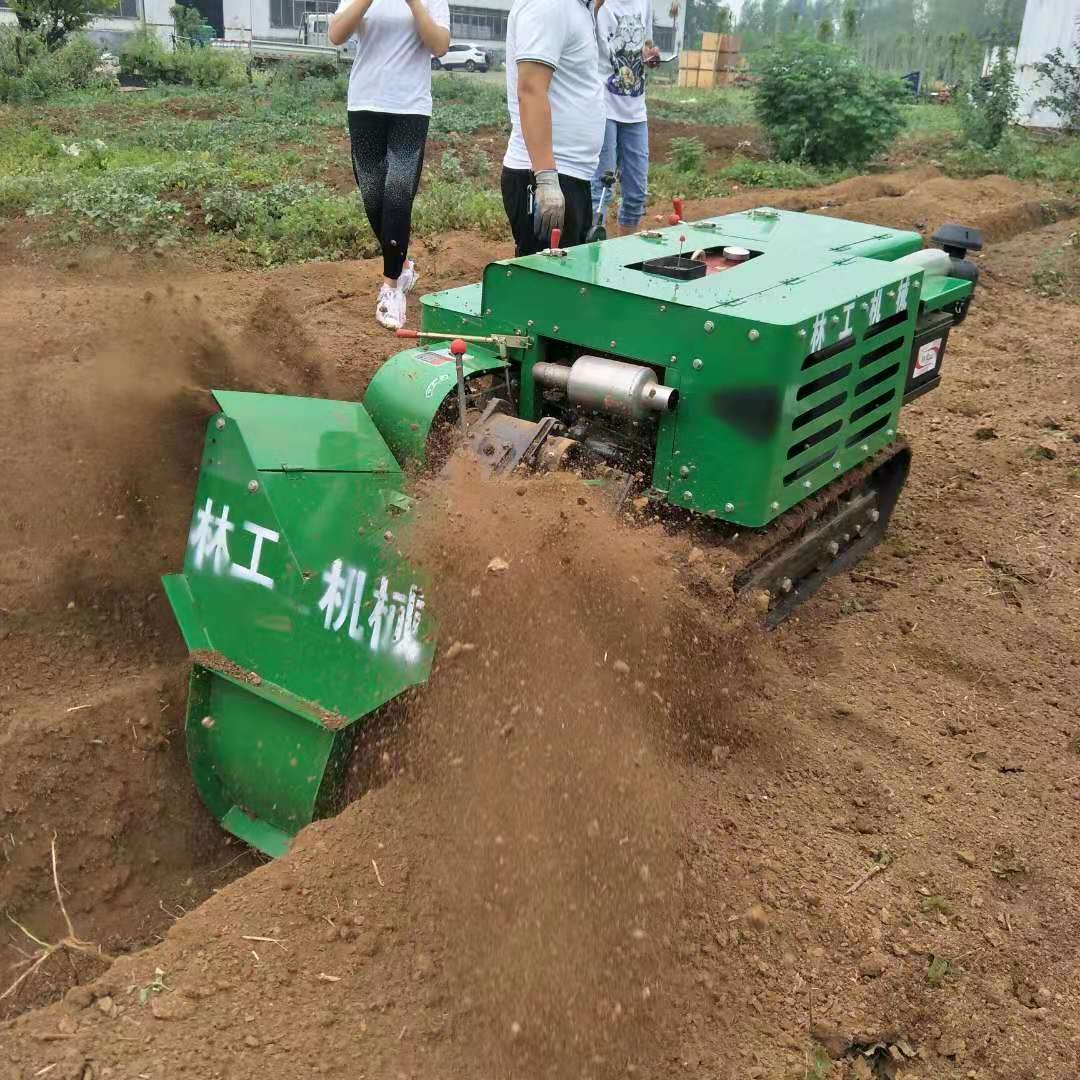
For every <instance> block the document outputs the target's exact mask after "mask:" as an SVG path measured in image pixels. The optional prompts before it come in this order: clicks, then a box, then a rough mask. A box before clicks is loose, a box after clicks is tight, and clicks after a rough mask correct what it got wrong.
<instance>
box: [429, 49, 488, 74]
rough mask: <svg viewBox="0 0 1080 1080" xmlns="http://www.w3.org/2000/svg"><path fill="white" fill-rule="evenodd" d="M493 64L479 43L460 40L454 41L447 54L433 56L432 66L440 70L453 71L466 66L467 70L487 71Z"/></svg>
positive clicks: (434, 69)
mask: <svg viewBox="0 0 1080 1080" xmlns="http://www.w3.org/2000/svg"><path fill="white" fill-rule="evenodd" d="M490 64H491V58H490V57H489V56H488V54H487V53H486V52H484V50H483V49H481V48H480V46H479V45H467V44H464V43H460V42H455V43H453V44H452V45H451V46H450V48H449V49H448V50H447V52H446V55H445V56H433V57H432V58H431V68H432V70H433V71H438V70H439V68H445V69H446V70H447V71H452V70H454V69H455V68H464V69H465V70H466V71H487V69H488V67H489V66H490Z"/></svg>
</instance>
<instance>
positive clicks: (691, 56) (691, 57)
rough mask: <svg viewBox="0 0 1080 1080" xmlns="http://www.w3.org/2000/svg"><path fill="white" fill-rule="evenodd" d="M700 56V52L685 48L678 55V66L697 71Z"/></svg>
mask: <svg viewBox="0 0 1080 1080" xmlns="http://www.w3.org/2000/svg"><path fill="white" fill-rule="evenodd" d="M700 56H701V53H699V52H696V51H695V50H694V49H686V50H685V51H684V52H683V53H682V54H681V55H680V56H679V67H680V68H685V69H686V70H687V71H697V69H698V58H699V57H700Z"/></svg>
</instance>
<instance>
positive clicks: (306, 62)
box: [272, 56, 339, 83]
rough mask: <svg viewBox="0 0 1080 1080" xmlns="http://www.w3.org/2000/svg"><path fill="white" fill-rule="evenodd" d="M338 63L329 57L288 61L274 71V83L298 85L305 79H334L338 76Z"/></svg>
mask: <svg viewBox="0 0 1080 1080" xmlns="http://www.w3.org/2000/svg"><path fill="white" fill-rule="evenodd" d="M338 70H339V69H338V62H337V61H336V60H333V59H331V58H329V57H325V56H316V57H313V58H311V59H306V58H305V59H303V60H286V61H285V62H284V63H281V64H278V66H277V67H276V68H275V69H274V73H273V75H272V78H273V80H274V82H278V81H280V82H285V83H298V82H303V81H304V80H305V79H333V78H335V77H336V76H337V74H338Z"/></svg>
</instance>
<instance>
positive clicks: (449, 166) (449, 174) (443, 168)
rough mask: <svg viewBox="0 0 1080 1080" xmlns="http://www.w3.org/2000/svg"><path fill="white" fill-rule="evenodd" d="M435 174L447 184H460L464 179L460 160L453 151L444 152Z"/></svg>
mask: <svg viewBox="0 0 1080 1080" xmlns="http://www.w3.org/2000/svg"><path fill="white" fill-rule="evenodd" d="M435 174H436V176H438V178H439V179H440V180H442V181H444V182H445V183H447V184H460V183H461V182H462V181H463V180H464V179H465V170H464V168H462V165H461V158H459V157H458V156H457V154H456V153H455V152H454V151H453V150H444V151H443V156H442V158H441V160H440V161H439V166H438V168H437V169H436V170H435Z"/></svg>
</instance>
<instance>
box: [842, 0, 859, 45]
mask: <svg viewBox="0 0 1080 1080" xmlns="http://www.w3.org/2000/svg"><path fill="white" fill-rule="evenodd" d="M841 22H842V23H843V25H844V40H845V41H846V42H847V43H848V44H849V45H850V44H851V43H852V42H853V41H854V40H855V38H856V36H857V35H858V33H859V9H858V8H857V7H856V6H855V0H844V14H843V15H842V16H841Z"/></svg>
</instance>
